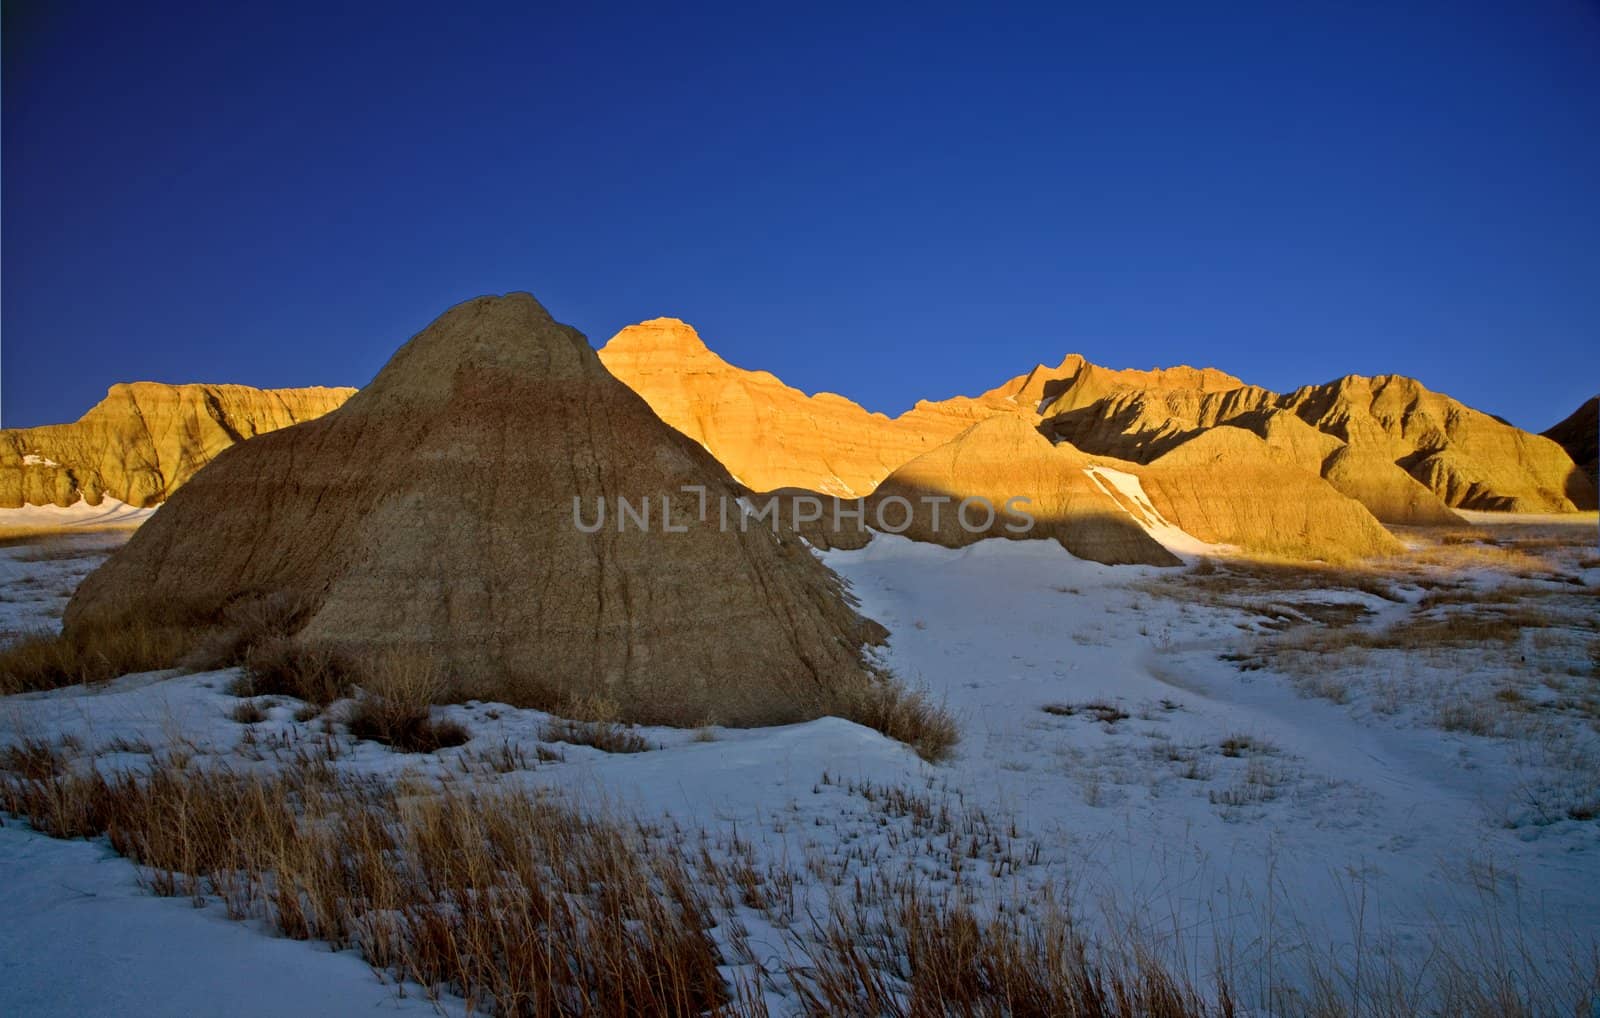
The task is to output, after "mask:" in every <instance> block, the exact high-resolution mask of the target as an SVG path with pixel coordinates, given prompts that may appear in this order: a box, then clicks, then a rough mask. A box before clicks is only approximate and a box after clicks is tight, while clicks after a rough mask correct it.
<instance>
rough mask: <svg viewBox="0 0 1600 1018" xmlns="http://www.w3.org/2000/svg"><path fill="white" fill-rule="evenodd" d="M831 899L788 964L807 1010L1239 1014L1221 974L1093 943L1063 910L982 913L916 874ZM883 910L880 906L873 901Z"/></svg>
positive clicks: (1179, 1017) (896, 1015)
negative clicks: (803, 951) (1117, 953)
mask: <svg viewBox="0 0 1600 1018" xmlns="http://www.w3.org/2000/svg"><path fill="white" fill-rule="evenodd" d="M857 901H858V902H859V903H870V904H859V903H858V904H855V905H848V906H847V905H839V906H836V908H835V910H834V913H833V915H832V916H831V917H830V919H829V920H828V921H827V922H826V923H822V924H819V928H818V929H817V930H816V932H815V935H814V937H813V939H812V941H811V943H812V944H813V945H814V946H812V947H811V949H810V951H809V957H808V962H809V964H808V965H807V966H805V967H804V968H797V969H795V970H793V971H792V972H791V976H792V978H793V979H794V983H795V985H796V987H797V989H798V990H799V992H800V997H801V1002H802V1004H803V1006H804V1008H805V1012H806V1014H808V1015H813V1016H817V1018H822V1016H832V1015H883V1016H889V1018H935V1016H941V1015H963V1016H975V1018H976V1016H982V1018H989V1016H993V1018H1009V1016H1020V1015H1039V1016H1047V1015H1072V1016H1082V1018H1113V1016H1115V1018H1201V1016H1213V1015H1214V1016H1219V1018H1221V1016H1231V1015H1235V1014H1239V1013H1240V1011H1239V1010H1238V1009H1237V1008H1236V1007H1235V1005H1234V1003H1233V999H1232V993H1231V991H1230V989H1229V986H1228V984H1227V982H1226V981H1225V980H1218V981H1217V984H1216V985H1215V986H1214V987H1212V988H1211V992H1209V993H1207V992H1202V991H1201V990H1199V989H1197V988H1195V987H1194V986H1192V985H1191V984H1189V983H1188V982H1187V981H1186V980H1184V979H1182V978H1181V977H1177V976H1174V975H1173V974H1172V973H1171V972H1170V971H1169V970H1168V969H1167V968H1165V967H1164V966H1162V965H1161V964H1159V963H1157V962H1155V961H1154V960H1153V959H1144V960H1142V961H1141V960H1139V959H1136V958H1128V959H1126V960H1123V961H1119V960H1118V959H1116V958H1111V957H1105V956H1102V955H1100V954H1099V953H1098V952H1096V951H1094V950H1093V949H1092V948H1091V946H1090V944H1089V943H1088V942H1087V941H1086V940H1084V939H1083V938H1082V937H1081V936H1080V935H1079V934H1078V933H1077V931H1076V928H1075V926H1074V924H1073V922H1072V920H1071V918H1070V916H1069V915H1068V914H1067V913H1066V912H1065V910H1063V909H1060V908H1057V907H1054V906H1053V903H1050V902H1046V903H1044V904H1043V905H1042V906H1039V907H1038V908H1037V910H1036V911H1033V912H1031V913H1030V914H1028V915H1026V916H1022V915H1019V914H1016V913H1004V914H1002V915H1000V916H999V917H996V918H985V917H982V916H980V915H978V914H977V913H976V912H974V911H973V910H972V909H971V908H970V907H969V906H968V905H966V904H965V903H963V902H961V901H959V900H952V899H951V898H949V897H941V896H938V895H935V894H934V893H932V892H930V891H929V890H927V889H925V888H924V887H922V886H921V885H919V884H916V883H899V884H888V883H880V884H879V885H878V886H877V887H875V888H873V889H872V890H871V891H867V892H864V893H860V894H858V895H857ZM885 906H886V908H887V913H888V914H887V915H884V916H881V917H880V916H879V915H878V914H877V912H878V910H879V908H880V907H885Z"/></svg>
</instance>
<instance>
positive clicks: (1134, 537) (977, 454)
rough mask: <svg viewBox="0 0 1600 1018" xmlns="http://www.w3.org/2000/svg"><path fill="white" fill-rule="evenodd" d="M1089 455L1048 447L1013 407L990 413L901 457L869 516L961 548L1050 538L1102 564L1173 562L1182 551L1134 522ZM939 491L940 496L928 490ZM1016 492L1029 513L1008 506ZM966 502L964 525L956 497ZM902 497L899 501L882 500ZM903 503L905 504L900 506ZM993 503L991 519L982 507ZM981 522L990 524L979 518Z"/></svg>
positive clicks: (913, 535) (873, 499) (871, 501)
mask: <svg viewBox="0 0 1600 1018" xmlns="http://www.w3.org/2000/svg"><path fill="white" fill-rule="evenodd" d="M1092 465H1093V464H1092V461H1091V460H1090V458H1089V457H1087V456H1085V455H1083V454H1082V453H1081V452H1079V451H1078V450H1076V449H1074V448H1072V447H1071V446H1070V445H1065V444H1062V445H1056V446H1052V445H1051V444H1050V441H1049V440H1048V439H1046V438H1045V437H1044V436H1043V435H1041V434H1039V432H1038V430H1037V429H1036V428H1035V427H1033V425H1032V424H1030V423H1028V421H1026V420H1024V419H1023V418H1022V417H1020V416H1017V415H1003V416H996V417H991V418H989V419H988V420H985V421H981V422H979V423H978V424H974V425H973V426H972V427H970V428H968V429H967V430H966V431H964V432H962V433H961V434H960V435H959V436H957V437H956V438H955V439H954V440H952V441H950V442H947V443H945V444H944V445H942V446H940V447H939V448H937V449H935V450H933V451H932V452H927V453H923V454H922V455H921V456H918V457H917V458H916V459H914V460H912V461H911V462H909V463H907V464H905V465H904V466H902V467H900V468H899V469H898V470H896V471H895V472H894V473H893V474H890V475H889V477H888V478H887V479H886V480H885V481H884V482H883V484H882V485H880V486H879V488H878V490H877V491H876V492H875V493H874V494H873V495H872V497H871V498H870V499H868V505H869V506H871V507H873V508H874V518H875V519H876V518H877V517H879V516H883V517H886V518H887V520H888V522H889V524H890V526H891V527H896V526H899V525H900V523H901V521H902V519H905V518H909V521H910V525H909V527H908V528H907V529H906V530H905V531H904V533H905V535H906V536H907V537H910V538H912V539H913V540H918V541H931V542H934V543H936V544H942V545H944V546H946V547H949V548H959V547H962V546H964V545H968V544H972V543H973V542H975V541H979V540H982V539H983V538H986V537H1007V538H1013V539H1027V538H1054V539H1055V540H1056V541H1058V542H1060V544H1061V546H1062V547H1064V548H1066V549H1067V550H1068V551H1070V552H1072V554H1074V555H1076V556H1078V557H1079V558H1083V559H1089V560H1091V561H1094V562H1104V563H1106V564H1108V565H1118V564H1122V563H1142V564H1146V565H1178V564H1179V560H1178V558H1177V557H1176V556H1174V555H1173V554H1172V553H1171V552H1169V551H1168V550H1167V549H1166V548H1164V547H1162V546H1161V545H1160V544H1159V543H1157V542H1156V540H1155V539H1154V538H1152V537H1151V536H1150V535H1149V533H1147V532H1146V531H1145V530H1144V529H1143V528H1142V527H1140V526H1139V524H1138V523H1136V522H1135V521H1134V519H1133V517H1132V516H1130V515H1129V514H1128V512H1127V510H1125V509H1124V508H1123V507H1122V506H1121V505H1119V504H1118V502H1117V501H1116V499H1115V498H1113V497H1112V495H1111V494H1110V493H1109V492H1108V491H1106V490H1105V489H1104V488H1103V487H1102V486H1101V485H1099V484H1097V483H1096V482H1095V481H1094V480H1092V479H1091V478H1090V476H1089V474H1088V468H1089V467H1090V466H1092ZM940 496H943V497H945V498H946V499H947V501H946V502H944V503H942V504H941V503H936V502H930V501H928V500H927V499H928V498H929V497H934V498H937V497H940ZM1014 496H1026V497H1027V498H1028V499H1029V500H1030V501H1029V502H1028V503H1026V504H1021V505H1016V506H1013V509H1020V510H1024V511H1025V512H1026V513H1027V514H1028V515H1029V516H1031V517H1032V519H1033V522H1032V525H1031V526H1025V524H1026V522H1027V521H1026V520H1025V519H1023V518H1022V517H1021V516H1020V514H1018V513H1016V512H1013V513H1012V514H1009V515H1008V514H1007V513H1006V509H1007V502H1008V500H1009V499H1011V498H1012V497H1014ZM966 497H979V498H982V499H984V500H985V503H984V504H974V505H971V506H969V507H968V511H967V513H966V519H967V521H968V523H969V524H970V525H971V527H972V528H978V527H983V529H982V530H980V531H978V532H974V529H969V528H968V527H964V526H962V522H961V507H960V504H961V501H962V499H963V498H966ZM895 498H899V499H903V500H904V503H901V504H900V505H896V506H890V505H886V504H885V502H886V500H889V499H895ZM903 506H908V507H909V508H910V512H909V513H902V512H901V511H900V510H901V508H902V507H903ZM989 506H992V507H993V508H994V510H995V513H994V516H993V518H992V519H991V518H990V515H989V512H988V508H987V507H989ZM985 523H987V526H984V524H985Z"/></svg>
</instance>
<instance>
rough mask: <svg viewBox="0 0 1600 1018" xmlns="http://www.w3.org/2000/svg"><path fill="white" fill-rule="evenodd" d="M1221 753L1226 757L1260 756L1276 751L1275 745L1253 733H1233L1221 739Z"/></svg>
mask: <svg viewBox="0 0 1600 1018" xmlns="http://www.w3.org/2000/svg"><path fill="white" fill-rule="evenodd" d="M1221 750H1222V755H1223V756H1227V757H1242V756H1262V755H1265V754H1270V753H1276V752H1277V751H1278V750H1277V747H1276V746H1274V745H1272V743H1270V742H1267V741H1266V740H1264V739H1258V738H1256V737H1255V736H1253V735H1243V734H1235V735H1230V736H1228V737H1227V738H1226V739H1223V740H1222V746H1221Z"/></svg>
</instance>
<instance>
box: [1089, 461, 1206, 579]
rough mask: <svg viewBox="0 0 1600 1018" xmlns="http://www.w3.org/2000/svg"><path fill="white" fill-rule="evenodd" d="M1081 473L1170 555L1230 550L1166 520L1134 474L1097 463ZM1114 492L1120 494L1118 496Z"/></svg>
mask: <svg viewBox="0 0 1600 1018" xmlns="http://www.w3.org/2000/svg"><path fill="white" fill-rule="evenodd" d="M1083 472H1084V473H1086V474H1088V475H1089V479H1090V480H1091V481H1093V482H1094V483H1095V485H1096V486H1098V487H1099V489H1100V490H1101V491H1103V492H1105V493H1106V495H1107V496H1109V497H1110V498H1111V500H1112V501H1114V502H1116V503H1117V504H1118V505H1119V506H1121V507H1122V509H1123V511H1124V512H1126V513H1127V514H1128V515H1129V516H1131V517H1133V520H1134V522H1136V523H1138V524H1139V526H1141V527H1143V528H1144V529H1145V531H1146V532H1147V533H1148V534H1149V535H1150V536H1151V537H1153V538H1155V539H1156V542H1157V543H1159V544H1160V545H1161V546H1162V547H1164V548H1166V549H1167V550H1168V551H1170V552H1172V553H1173V554H1174V555H1178V556H1180V557H1183V556H1187V557H1190V558H1194V557H1197V556H1202V555H1219V554H1226V553H1227V552H1228V551H1229V550H1230V549H1229V548H1227V547H1225V546H1223V545H1218V544H1209V543H1207V542H1205V541H1202V540H1200V539H1199V538H1197V537H1194V536H1192V535H1190V534H1189V533H1187V532H1186V531H1184V530H1182V529H1180V528H1179V527H1178V526H1177V525H1175V524H1173V523H1171V522H1169V521H1168V520H1167V518H1166V517H1165V516H1162V515H1161V512H1160V510H1158V509H1157V508H1156V507H1155V504H1154V503H1152V502H1151V501H1150V498H1149V496H1147V495H1146V494H1145V493H1144V485H1142V484H1140V483H1139V478H1137V477H1135V476H1134V475H1132V474H1130V473H1127V472H1126V471H1123V470H1114V469H1112V468H1111V467H1107V466H1100V465H1096V466H1092V467H1085V468H1084V471H1083ZM1113 492H1115V493H1116V494H1113ZM1117 495H1121V496H1122V497H1121V498H1118V497H1117ZM1130 503H1131V506H1130Z"/></svg>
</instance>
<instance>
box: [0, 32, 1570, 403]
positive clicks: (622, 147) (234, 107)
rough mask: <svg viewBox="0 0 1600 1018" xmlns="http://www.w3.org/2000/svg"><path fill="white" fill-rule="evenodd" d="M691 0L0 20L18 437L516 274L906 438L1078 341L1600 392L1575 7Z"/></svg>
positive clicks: (1153, 352)
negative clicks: (132, 385) (683, 323)
mask: <svg viewBox="0 0 1600 1018" xmlns="http://www.w3.org/2000/svg"><path fill="white" fill-rule="evenodd" d="M677 6H678V5H666V4H659V5H658V4H652V5H648V6H641V7H640V8H638V9H632V10H630V9H627V8H624V7H610V8H602V7H601V6H600V5H588V4H574V5H562V6H560V7H551V8H550V9H539V8H540V7H542V5H536V4H517V5H512V6H508V7H506V8H504V9H499V10H494V9H491V8H489V7H482V8H479V9H478V12H477V13H474V14H470V15H463V14H459V13H457V12H456V10H455V9H454V7H453V5H445V4H433V5H428V6H427V7H425V8H418V9H416V10H415V11H413V12H403V13H396V12H400V11H401V7H400V5H373V6H372V7H371V8H369V9H368V10H365V11H363V10H356V9H353V8H352V9H347V10H343V11H337V10H335V8H334V7H331V6H328V5H317V6H315V7H306V8H303V9H299V10H295V9H294V8H293V7H292V5H280V4H269V5H256V6H254V7H250V8H245V7H244V6H243V5H233V4H208V5H194V6H192V7H189V8H187V9H185V8H181V7H177V6H172V5H166V4H159V3H158V4H153V5H150V4H127V3H116V4H111V3H107V4H72V3H61V2H52V3H48V4H44V3H39V2H37V0H34V2H23V0H16V2H10V0H8V2H7V3H6V4H5V23H4V57H3V69H4V128H3V129H4V138H3V159H4V174H3V191H4V210H3V212H4V223H3V230H4V233H3V259H4V262H3V272H4V279H3V282H4V295H3V297H4V304H3V323H0V340H3V350H0V357H3V360H0V367H3V378H0V389H3V400H4V402H3V406H0V415H3V420H4V423H5V424H6V425H8V426H20V425H32V424H41V423H47V422H53V421H61V420H70V419H73V418H75V417H76V416H77V415H78V414H79V413H81V412H82V411H83V410H85V409H87V408H88V407H89V406H90V405H91V404H92V403H94V402H95V401H96V400H97V399H99V398H100V397H101V396H102V395H103V394H104V390H105V388H106V386H107V385H109V384H110V383H112V382H115V381H123V380H132V379H157V380H163V381H174V382H177V381H230V382H244V383H248V384H252V385H263V386H281V385H305V384H354V385H359V384H362V383H364V382H366V381H367V380H368V379H370V378H371V377H372V375H373V374H374V373H375V372H376V371H377V369H378V368H379V367H380V366H381V365H382V364H383V362H384V361H385V360H386V359H387V357H388V356H389V354H390V353H391V352H392V351H393V350H394V349H395V348H396V347H397V346H398V345H399V344H400V343H401V342H403V341H404V340H405V339H406V338H407V337H409V336H410V335H412V334H413V333H415V332H416V331H418V330H419V329H421V328H422V327H423V326H425V325H426V324H427V323H428V322H429V321H430V320H431V319H432V318H433V317H434V316H435V315H437V314H438V313H439V312H441V311H443V310H444V309H445V307H447V306H448V305H450V304H453V303H455V302H457V301H459V300H463V299H465V298H468V297H472V296H475V295H478V294H482V293H490V292H504V291H507V290H518V289H526V290H531V291H532V292H534V293H535V294H536V295H537V296H538V297H539V298H540V299H541V300H543V301H544V303H545V304H546V306H548V307H549V308H550V309H551V311H552V312H553V313H554V314H555V315H556V316H557V317H558V318H561V319H563V320H565V321H568V322H571V323H572V324H574V325H576V326H578V327H579V328H581V329H582V330H584V332H586V333H587V334H588V335H589V337H590V339H591V340H592V341H593V342H594V343H595V344H596V345H597V346H598V345H600V344H602V343H603V342H604V341H605V340H606V338H607V337H609V336H610V335H611V334H612V333H613V332H615V331H616V330H617V329H618V328H620V327H621V326H623V325H626V324H628V323H630V322H633V321H637V320H640V319H644V318H651V317H655V316H657V315H675V316H678V317H681V318H684V319H687V320H688V321H690V322H692V323H694V324H695V325H696V326H698V327H699V329H700V331H701V334H702V335H703V336H705V337H706V339H707V341H708V342H709V343H710V344H711V345H712V347H713V348H714V349H716V350H718V351H719V352H721V353H722V354H723V355H724V356H725V357H727V358H728V359H729V360H731V361H733V362H734V363H736V364H741V365H743V366H747V367H761V368H767V369H769V370H772V371H774V372H775V373H777V374H778V375H779V376H780V377H782V378H784V379H785V380H786V381H788V382H789V383H791V384H793V385H797V386H799V387H801V388H804V389H806V390H808V391H811V390H816V389H819V388H826V389H831V390H833V391H838V392H842V393H844V394H845V395H848V396H850V397H852V398H854V399H856V400H858V401H860V402H862V403H864V404H865V405H867V406H868V407H870V408H872V409H877V410H884V411H887V412H891V413H894V412H898V411H900V410H902V409H904V408H905V407H907V406H909V405H910V404H911V403H912V402H913V401H914V400H916V399H917V398H920V397H931V398H941V397H944V396H948V395H951V394H954V393H957V392H968V393H971V392H977V391H980V390H982V389H985V388H988V387H990V386H992V385H994V384H997V383H998V382H999V381H1001V380H1002V379H1004V378H1006V377H1008V376H1010V375H1013V374H1017V373H1019V372H1022V371H1025V370H1027V369H1028V368H1029V367H1031V366H1032V365H1033V364H1034V363H1035V362H1037V361H1048V362H1050V363H1052V364H1053V363H1055V362H1057V361H1058V360H1059V359H1060V358H1061V356H1062V355H1063V354H1065V353H1066V352H1068V351H1080V352H1082V353H1084V354H1085V355H1087V356H1088V357H1090V358H1091V359H1093V360H1095V361H1099V362H1103V363H1108V364H1111V365H1113V366H1123V367H1149V366H1152V365H1157V364H1163V365H1164V364H1172V363H1193V364H1207V365H1215V366H1218V367H1221V368H1224V369H1226V370H1229V371H1232V372H1234V373H1235V374H1238V375H1241V376H1243V377H1244V378H1246V379H1247V380H1249V381H1253V382H1257V383H1259V384H1263V385H1267V386H1269V387H1273V388H1280V389H1282V388H1290V387H1293V386H1295V385H1298V384H1301V383H1309V382H1321V381H1327V380H1329V379H1331V378H1334V377H1337V376H1339V375H1342V374H1346V373H1350V372H1357V373H1362V374H1377V373H1384V372H1400V373H1404V374H1409V375H1415V376H1417V377H1419V378H1421V379H1422V380H1423V381H1424V382H1425V383H1426V384H1428V385H1429V386H1431V387H1433V388H1436V389H1440V390H1442V391H1445V392H1448V393H1450V394H1452V395H1454V396H1457V397H1459V398H1461V399H1464V400H1466V401H1467V402H1469V403H1471V404H1473V405H1475V406H1478V407H1480V408H1481V409H1484V410H1488V411H1491V412H1494V413H1498V414H1501V415H1503V416H1505V417H1507V418H1509V419H1510V420H1512V421H1513V422H1515V423H1517V424H1520V425H1523V426H1525V427H1530V428H1532V429H1535V430H1538V429H1542V428H1544V427H1547V426H1548V425H1550V424H1552V423H1554V422H1555V421H1556V420H1558V419H1560V418H1561V417H1563V416H1565V415H1566V413H1567V412H1568V411H1569V410H1571V409H1572V408H1573V407H1575V406H1576V405H1577V404H1578V403H1579V402H1580V401H1581V400H1582V399H1583V398H1584V397H1585V396H1586V395H1588V394H1589V393H1592V392H1594V391H1595V389H1596V388H1597V386H1600V356H1597V355H1596V353H1595V350H1596V349H1597V348H1600V342H1597V340H1600V12H1597V7H1596V5H1595V4H1594V3H1593V2H1584V0H1519V2H1510V0H1504V2H1500V3H1492V4H1474V3H1463V2H1444V3H1438V4H1429V3H1420V2H1419V3H1404V4H1392V3H1385V4H1379V3H1370V4H1365V3H1361V4H1326V5H1324V4H1319V3H1301V2H1295V3H1284V2H1281V0H1273V2H1265V3H1260V4H1249V5H1231V4H1226V3H1223V4H1198V3H1187V2H1186V3H1175V4H1098V5H1041V6H1040V8H1038V9H1031V8H1027V7H1016V8H1009V9H1004V10H1002V9H1000V8H983V9H982V10H983V13H980V14H956V13H942V14H931V13H929V7H928V5H908V6H906V7H904V8H902V9H899V10H897V11H888V10H885V11H882V12H880V13H872V14H864V13H862V12H861V11H860V10H856V9H854V7H853V6H843V7H839V8H837V9H835V10H834V11H833V12H832V13H829V12H828V11H827V10H826V9H825V8H821V7H816V6H812V5H784V7H783V8H782V9H781V10H779V9H777V5H769V6H772V7H773V8H774V10H772V11H769V12H764V13H759V14H757V13H752V12H751V11H750V10H749V9H748V7H749V6H754V5H737V6H731V7H728V8H725V9H723V10H721V11H709V10H707V11H703V12H699V13H686V12H685V11H680V10H677V9H675V8H676V7H677ZM1091 6H1092V7H1096V8H1102V9H1099V10H1095V11H1090V10H1089V8H1090V7H1091ZM1068 7H1082V8H1083V9H1082V10H1076V11H1069V10H1066V8H1068ZM971 9H973V10H975V11H976V10H979V9H980V8H979V6H978V5H972V8H971ZM379 12H387V13H379Z"/></svg>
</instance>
